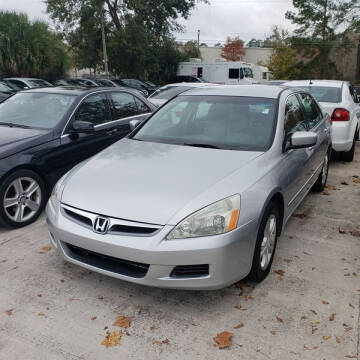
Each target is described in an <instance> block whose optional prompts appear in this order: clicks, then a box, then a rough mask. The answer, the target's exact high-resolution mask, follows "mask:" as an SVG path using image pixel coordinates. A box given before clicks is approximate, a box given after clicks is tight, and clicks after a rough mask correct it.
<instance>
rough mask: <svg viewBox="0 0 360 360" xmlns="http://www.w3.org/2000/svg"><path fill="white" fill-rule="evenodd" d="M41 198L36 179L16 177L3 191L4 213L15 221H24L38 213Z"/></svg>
mask: <svg viewBox="0 0 360 360" xmlns="http://www.w3.org/2000/svg"><path fill="white" fill-rule="evenodd" d="M41 198H42V194H41V188H40V186H39V184H38V182H37V181H36V180H34V179H32V178H30V177H19V178H16V179H15V180H13V181H12V182H11V183H10V184H9V186H8V187H7V189H6V191H5V196H4V199H3V206H4V210H5V214H6V216H7V217H8V218H9V219H10V220H12V221H15V222H17V223H23V222H26V221H28V220H30V219H31V218H32V217H34V216H35V215H36V214H37V213H38V211H39V209H40V206H41Z"/></svg>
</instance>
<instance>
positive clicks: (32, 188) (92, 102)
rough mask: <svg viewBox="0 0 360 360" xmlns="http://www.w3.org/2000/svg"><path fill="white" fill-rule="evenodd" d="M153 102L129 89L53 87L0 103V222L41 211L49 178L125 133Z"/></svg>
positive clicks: (22, 221)
mask: <svg viewBox="0 0 360 360" xmlns="http://www.w3.org/2000/svg"><path fill="white" fill-rule="evenodd" d="M154 109H155V107H154V106H153V105H152V104H151V103H149V102H148V101H147V100H146V99H144V98H143V97H140V96H139V95H138V94H135V93H134V92H132V91H129V90H128V89H115V88H112V89H108V90H107V89H86V88H75V87H71V88H70V87H63V88H62V87H53V88H44V89H33V90H26V91H21V92H18V93H17V94H15V95H13V96H12V97H11V98H9V99H7V100H5V101H4V102H2V103H1V104H0V223H2V224H3V225H5V226H9V227H21V226H25V225H27V224H30V223H31V222H33V221H35V220H36V218H37V217H38V216H39V214H40V213H41V210H42V209H43V207H44V205H45V203H46V200H47V198H48V194H50V192H51V189H52V186H53V184H54V183H55V182H56V181H57V179H58V178H59V177H61V176H62V175H63V174H64V173H65V172H67V171H68V170H69V169H71V168H72V167H73V166H74V165H76V164H77V163H79V162H81V161H83V160H85V159H86V158H88V157H90V156H92V155H94V154H96V153H97V152H99V151H100V150H102V149H104V148H106V147H107V146H109V145H111V144H112V143H114V142H116V141H117V140H119V139H121V138H122V137H124V136H125V135H127V134H128V133H129V132H130V131H131V129H132V127H133V128H134V126H135V125H132V122H135V123H139V122H140V121H142V120H144V119H145V118H146V117H147V116H148V115H149V114H150V113H151V112H152V111H153V110H154Z"/></svg>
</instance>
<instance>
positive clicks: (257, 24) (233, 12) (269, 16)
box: [0, 0, 294, 46]
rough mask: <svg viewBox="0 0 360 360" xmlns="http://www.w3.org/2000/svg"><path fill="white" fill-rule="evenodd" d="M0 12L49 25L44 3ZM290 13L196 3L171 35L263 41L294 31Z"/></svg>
mask: <svg viewBox="0 0 360 360" xmlns="http://www.w3.org/2000/svg"><path fill="white" fill-rule="evenodd" d="M0 9H1V10H4V9H5V10H16V11H22V12H25V13H26V14H27V15H28V16H29V18H30V19H41V20H45V21H47V22H49V23H51V20H50V19H49V17H48V15H47V14H46V6H45V4H44V2H43V0H0ZM291 9H293V8H292V0H210V5H207V4H203V3H199V4H198V5H197V7H196V9H195V10H193V11H192V14H191V16H190V18H189V19H187V20H184V19H181V20H180V21H179V23H180V24H181V25H183V26H184V32H183V33H178V34H174V35H175V37H176V39H178V40H195V39H197V31H198V30H200V42H201V43H202V42H205V43H207V44H208V45H209V46H211V45H214V44H216V43H218V42H224V41H225V40H226V37H227V36H231V37H234V36H239V37H240V38H241V39H242V40H244V41H245V42H248V41H249V40H250V39H252V38H257V39H264V38H265V37H266V35H268V34H270V33H271V28H272V27H273V26H274V25H279V26H280V27H281V28H284V29H288V30H290V31H291V30H293V28H294V27H293V25H292V24H291V23H290V22H289V21H288V20H286V19H285V12H286V11H287V10H291Z"/></svg>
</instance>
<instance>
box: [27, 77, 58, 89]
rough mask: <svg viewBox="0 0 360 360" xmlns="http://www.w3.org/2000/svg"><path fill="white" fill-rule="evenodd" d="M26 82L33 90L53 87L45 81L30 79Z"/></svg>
mask: <svg viewBox="0 0 360 360" xmlns="http://www.w3.org/2000/svg"><path fill="white" fill-rule="evenodd" d="M27 82H28V83H29V84H30V85H31V87H33V88H38V87H49V86H53V85H51V84H50V83H49V82H47V81H45V80H41V79H30V80H27Z"/></svg>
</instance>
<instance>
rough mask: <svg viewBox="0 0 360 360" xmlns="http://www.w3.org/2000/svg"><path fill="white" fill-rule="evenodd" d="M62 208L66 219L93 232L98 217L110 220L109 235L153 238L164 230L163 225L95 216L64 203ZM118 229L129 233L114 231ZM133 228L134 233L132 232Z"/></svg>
mask: <svg viewBox="0 0 360 360" xmlns="http://www.w3.org/2000/svg"><path fill="white" fill-rule="evenodd" d="M60 207H61V213H62V214H63V215H64V217H66V218H67V219H69V220H71V221H73V222H75V223H77V224H78V225H80V226H83V227H85V228H88V229H90V230H92V231H93V226H94V222H95V219H96V218H97V217H98V216H102V217H106V218H108V219H109V220H110V225H109V231H108V232H107V234H113V235H120V234H121V235H128V236H146V237H148V236H153V235H155V234H157V233H158V232H159V231H160V230H161V229H162V228H163V226H162V225H156V224H147V223H142V222H136V221H129V220H122V219H117V218H114V217H110V216H106V215H103V214H95V213H92V212H89V211H85V210H81V209H78V208H74V207H72V206H69V205H66V204H63V203H61V205H60ZM71 213H73V214H75V215H74V216H72V215H71ZM76 215H77V216H76ZM80 217H83V218H86V219H89V222H91V224H92V225H91V226H90V224H88V223H86V222H85V221H81V220H80ZM116 227H118V228H119V227H124V228H126V229H129V231H126V232H124V231H114V230H112V229H113V228H116ZM131 228H133V229H134V231H130V230H131ZM141 229H144V232H141Z"/></svg>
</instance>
